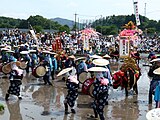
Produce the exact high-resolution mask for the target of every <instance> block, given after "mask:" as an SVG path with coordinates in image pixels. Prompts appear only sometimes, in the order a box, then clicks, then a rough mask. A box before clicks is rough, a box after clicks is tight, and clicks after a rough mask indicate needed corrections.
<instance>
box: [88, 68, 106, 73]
mask: <svg viewBox="0 0 160 120" xmlns="http://www.w3.org/2000/svg"><path fill="white" fill-rule="evenodd" d="M88 71H95V72H100V71H107V69H106V68H104V67H91V68H89V69H88Z"/></svg>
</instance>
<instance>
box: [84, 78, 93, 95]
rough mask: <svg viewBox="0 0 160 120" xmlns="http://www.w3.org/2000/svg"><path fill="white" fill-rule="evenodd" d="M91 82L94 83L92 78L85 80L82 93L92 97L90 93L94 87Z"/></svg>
mask: <svg viewBox="0 0 160 120" xmlns="http://www.w3.org/2000/svg"><path fill="white" fill-rule="evenodd" d="M93 82H94V78H88V79H87V80H85V81H84V83H83V84H82V93H84V94H86V95H90V96H91V97H93V95H92V91H93V87H94V86H93Z"/></svg>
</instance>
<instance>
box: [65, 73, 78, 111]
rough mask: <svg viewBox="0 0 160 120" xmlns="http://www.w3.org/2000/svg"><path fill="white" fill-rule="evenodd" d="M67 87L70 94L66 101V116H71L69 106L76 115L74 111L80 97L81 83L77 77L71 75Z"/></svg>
mask: <svg viewBox="0 0 160 120" xmlns="http://www.w3.org/2000/svg"><path fill="white" fill-rule="evenodd" d="M66 86H67V89H68V94H67V96H66V98H65V100H64V106H65V114H69V112H68V105H69V106H70V108H71V112H72V113H74V114H75V113H76V111H75V109H74V105H75V101H76V99H77V97H78V88H79V81H78V80H77V76H76V75H69V77H68V79H67V81H66Z"/></svg>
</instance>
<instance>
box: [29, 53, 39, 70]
mask: <svg viewBox="0 0 160 120" xmlns="http://www.w3.org/2000/svg"><path fill="white" fill-rule="evenodd" d="M29 52H30V57H31V69H32V72H33V69H34V68H35V67H36V65H37V64H38V57H37V54H36V52H37V51H36V50H29Z"/></svg>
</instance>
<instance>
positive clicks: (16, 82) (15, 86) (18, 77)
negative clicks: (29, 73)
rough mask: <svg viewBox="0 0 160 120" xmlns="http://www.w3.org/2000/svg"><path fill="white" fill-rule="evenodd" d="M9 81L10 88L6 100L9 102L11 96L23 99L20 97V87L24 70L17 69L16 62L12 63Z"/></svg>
mask: <svg viewBox="0 0 160 120" xmlns="http://www.w3.org/2000/svg"><path fill="white" fill-rule="evenodd" d="M9 79H10V86H9V89H8V92H7V94H6V96H5V100H6V101H8V100H9V99H8V98H9V95H10V94H13V95H16V96H17V97H18V98H19V99H22V98H21V97H20V85H21V84H22V79H23V70H21V69H19V68H18V67H17V65H16V62H13V63H11V73H10V76H9Z"/></svg>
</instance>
